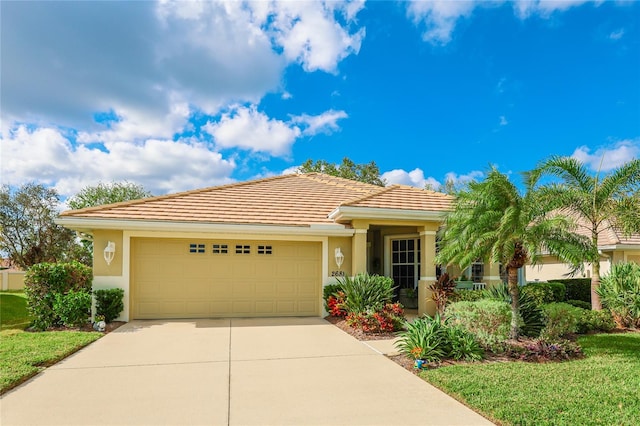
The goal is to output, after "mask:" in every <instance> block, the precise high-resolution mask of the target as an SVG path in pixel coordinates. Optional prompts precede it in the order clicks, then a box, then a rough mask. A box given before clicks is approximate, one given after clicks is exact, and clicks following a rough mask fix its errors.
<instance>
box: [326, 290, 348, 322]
mask: <svg viewBox="0 0 640 426" xmlns="http://www.w3.org/2000/svg"><path fill="white" fill-rule="evenodd" d="M327 308H328V309H327V310H328V311H329V315H331V316H334V317H344V316H346V315H347V311H345V310H344V292H342V291H338V292H337V293H336V294H335V295H331V296H329V298H328V299H327Z"/></svg>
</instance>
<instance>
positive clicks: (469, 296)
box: [448, 290, 485, 303]
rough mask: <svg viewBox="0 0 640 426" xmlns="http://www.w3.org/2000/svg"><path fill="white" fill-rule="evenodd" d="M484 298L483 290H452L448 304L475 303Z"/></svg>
mask: <svg viewBox="0 0 640 426" xmlns="http://www.w3.org/2000/svg"><path fill="white" fill-rule="evenodd" d="M484 298H485V295H484V293H483V290H454V292H453V293H452V294H451V296H449V300H448V302H449V303H455V302H475V301H477V300H480V299H484Z"/></svg>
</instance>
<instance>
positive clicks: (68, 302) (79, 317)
mask: <svg viewBox="0 0 640 426" xmlns="http://www.w3.org/2000/svg"><path fill="white" fill-rule="evenodd" d="M53 311H54V313H55V314H56V316H57V317H58V318H60V321H61V322H62V324H63V325H64V326H65V327H81V326H83V325H84V324H86V323H87V322H88V321H89V318H90V317H91V293H88V292H86V291H74V290H69V292H68V293H67V294H62V293H56V295H55V300H54V302H53Z"/></svg>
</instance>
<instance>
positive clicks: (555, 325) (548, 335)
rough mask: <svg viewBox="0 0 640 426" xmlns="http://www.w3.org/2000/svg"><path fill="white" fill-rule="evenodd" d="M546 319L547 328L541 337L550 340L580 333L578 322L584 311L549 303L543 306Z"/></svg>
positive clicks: (566, 304) (564, 304) (562, 304)
mask: <svg viewBox="0 0 640 426" xmlns="http://www.w3.org/2000/svg"><path fill="white" fill-rule="evenodd" d="M542 310H543V312H544V317H545V323H546V325H545V327H544V328H543V329H542V332H541V333H540V336H541V337H543V338H545V339H548V340H558V339H559V338H561V337H563V336H566V335H568V334H571V333H575V332H577V331H578V322H579V320H580V317H581V316H582V311H583V309H581V308H576V307H575V306H571V305H569V304H568V303H563V302H560V303H548V304H546V305H542Z"/></svg>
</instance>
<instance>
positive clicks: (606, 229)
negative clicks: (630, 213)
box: [572, 215, 640, 246]
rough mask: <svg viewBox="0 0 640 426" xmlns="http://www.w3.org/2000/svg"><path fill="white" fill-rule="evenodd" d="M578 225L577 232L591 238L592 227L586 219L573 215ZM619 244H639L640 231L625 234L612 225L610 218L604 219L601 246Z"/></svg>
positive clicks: (599, 238)
mask: <svg viewBox="0 0 640 426" xmlns="http://www.w3.org/2000/svg"><path fill="white" fill-rule="evenodd" d="M572 216H573V217H574V218H575V220H576V223H577V225H578V229H577V232H578V233H579V234H580V235H584V236H585V237H588V238H591V228H590V225H587V223H586V221H585V220H584V219H583V218H582V217H579V216H577V215H572ZM618 244H623V245H627V244H637V245H640V233H634V234H632V235H630V236H625V235H624V233H623V232H622V231H621V230H620V229H617V228H615V227H614V226H612V225H611V222H610V221H609V220H606V219H605V220H604V222H603V223H602V226H601V231H600V233H599V234H598V245H599V246H613V245H618Z"/></svg>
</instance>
